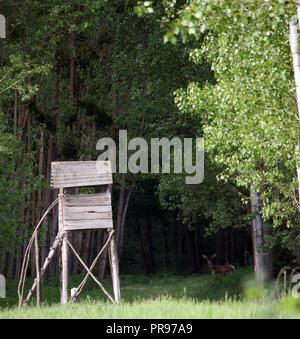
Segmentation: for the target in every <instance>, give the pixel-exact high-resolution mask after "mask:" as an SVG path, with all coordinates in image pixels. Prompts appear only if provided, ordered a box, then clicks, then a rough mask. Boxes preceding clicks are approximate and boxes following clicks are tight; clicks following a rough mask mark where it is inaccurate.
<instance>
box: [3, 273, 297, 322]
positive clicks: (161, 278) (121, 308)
mask: <svg viewBox="0 0 300 339" xmlns="http://www.w3.org/2000/svg"><path fill="white" fill-rule="evenodd" d="M250 272H251V271H250V270H247V269H240V270H238V271H236V272H235V273H234V274H232V275H229V276H225V277H222V276H217V277H213V276H211V275H209V274H199V275H194V276H178V275H171V274H160V275H156V276H152V277H145V276H130V275H126V276H122V277H121V278H122V279H121V287H122V297H123V299H122V303H121V304H120V305H113V304H111V303H110V302H109V301H108V300H106V298H105V296H103V293H102V292H101V291H100V289H99V288H98V287H97V286H96V285H95V284H94V283H93V282H92V281H90V282H89V285H88V286H87V287H86V288H85V289H84V292H83V294H82V296H80V298H79V301H78V302H77V303H75V304H69V305H66V306H61V305H60V304H59V281H58V279H51V280H50V281H48V282H46V283H45V285H44V287H43V305H42V307H36V306H34V304H35V300H33V301H32V303H31V306H29V307H27V308H25V309H23V310H21V311H19V310H18V309H17V307H16V306H17V298H16V295H17V294H16V288H17V283H16V282H9V283H8V291H7V292H8V298H7V299H6V300H0V318H100V319H153V318H155V319H175V318H176V319H201V318H205V319H210V318H218V319H224V318H248V319H254V318H300V300H299V299H295V298H291V297H290V298H284V299H278V298H274V295H273V294H272V293H271V292H272V288H273V286H263V287H260V288H257V287H255V286H254V285H253V284H251V283H249V281H251V280H250V279H251V274H250ZM249 274H250V275H249ZM80 279H81V277H80V276H75V277H71V279H70V287H74V286H77V284H78V283H79V282H80ZM246 282H248V283H247V284H246ZM104 284H105V286H106V287H107V288H108V289H109V290H110V291H111V283H110V281H109V279H107V280H105V281H104ZM245 286H246V287H245ZM28 287H29V284H28ZM245 288H246V289H245ZM270 291H271V292H270Z"/></svg>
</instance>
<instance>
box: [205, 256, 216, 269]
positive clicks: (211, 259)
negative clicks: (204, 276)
mask: <svg viewBox="0 0 300 339" xmlns="http://www.w3.org/2000/svg"><path fill="white" fill-rule="evenodd" d="M202 257H203V259H205V260H206V261H207V265H208V267H209V268H210V269H212V268H213V260H214V259H215V257H216V253H215V254H213V255H211V256H210V257H208V256H207V255H205V254H202Z"/></svg>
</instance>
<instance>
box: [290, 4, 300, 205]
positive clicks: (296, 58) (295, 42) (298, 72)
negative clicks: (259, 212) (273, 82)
mask: <svg viewBox="0 0 300 339" xmlns="http://www.w3.org/2000/svg"><path fill="white" fill-rule="evenodd" d="M297 13H298V23H297V22H296V21H291V22H290V47H291V52H292V57H293V66H294V77H295V84H296V98H297V105H298V119H299V123H300V49H299V34H298V25H300V2H299V5H298V6H297ZM299 150H300V141H299V140H298V145H297V146H296V156H297V160H296V166H297V177H298V210H299V211H300V160H299V157H300V151H299Z"/></svg>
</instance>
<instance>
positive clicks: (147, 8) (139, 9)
mask: <svg viewBox="0 0 300 339" xmlns="http://www.w3.org/2000/svg"><path fill="white" fill-rule="evenodd" d="M152 4H153V1H138V3H137V6H134V12H135V14H136V15H137V16H139V17H141V16H143V15H145V14H151V13H153V12H154V10H153V8H152V7H151V5H152Z"/></svg>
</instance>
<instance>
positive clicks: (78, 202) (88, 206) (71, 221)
mask: <svg viewBox="0 0 300 339" xmlns="http://www.w3.org/2000/svg"><path fill="white" fill-rule="evenodd" d="M112 182H113V181H112V172H111V164H110V162H109V161H74V162H73V161H72V162H53V163H52V164H51V187H52V188H59V189H60V190H64V189H65V188H67V187H82V186H95V185H101V186H105V187H104V189H105V192H103V193H96V194H77V195H70V194H65V195H64V199H63V206H62V207H63V209H62V211H61V214H60V215H61V223H62V224H63V226H64V229H65V231H82V230H96V229H103V228H105V229H108V228H109V229H111V228H113V221H112V206H111V184H112ZM61 193H62V192H61Z"/></svg>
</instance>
